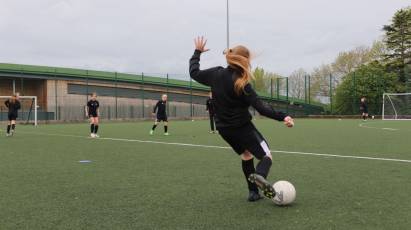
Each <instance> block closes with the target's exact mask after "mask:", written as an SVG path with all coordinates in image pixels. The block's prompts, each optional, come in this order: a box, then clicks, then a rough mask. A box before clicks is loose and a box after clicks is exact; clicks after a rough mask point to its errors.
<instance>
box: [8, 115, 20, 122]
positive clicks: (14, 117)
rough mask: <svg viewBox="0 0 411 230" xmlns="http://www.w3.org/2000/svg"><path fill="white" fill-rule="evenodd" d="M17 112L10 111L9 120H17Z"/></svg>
mask: <svg viewBox="0 0 411 230" xmlns="http://www.w3.org/2000/svg"><path fill="white" fill-rule="evenodd" d="M17 117H18V116H17V114H15V113H9V115H8V118H9V121H15V120H17Z"/></svg>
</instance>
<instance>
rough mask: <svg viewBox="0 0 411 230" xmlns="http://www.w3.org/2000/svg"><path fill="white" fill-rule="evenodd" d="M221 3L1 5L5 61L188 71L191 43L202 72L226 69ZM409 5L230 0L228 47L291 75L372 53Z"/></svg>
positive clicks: (27, 1) (371, 0)
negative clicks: (201, 40) (346, 54)
mask: <svg viewBox="0 0 411 230" xmlns="http://www.w3.org/2000/svg"><path fill="white" fill-rule="evenodd" d="M225 2H226V1H225V0H0V3H1V4H0V31H1V35H0V62H3V63H21V64H35V65H49V66H65V67H80V68H89V69H101V70H114V71H121V72H142V71H144V72H151V73H166V72H170V73H181V74H185V73H187V72H188V69H187V68H188V59H189V57H190V56H191V54H192V52H193V38H194V37H195V36H196V35H205V36H206V37H207V38H208V40H209V43H208V45H209V48H210V49H211V51H210V52H208V53H207V54H205V55H204V56H203V62H202V64H203V65H202V67H204V68H205V67H211V66H214V65H225V60H224V57H223V55H222V51H223V49H224V48H225V46H226V32H225V31H226V27H225V26H226V25H225V20H226V19H225V16H226V8H225V4H226V3H225ZM409 5H411V2H410V1H409V0H407V1H406V0H338V1H337V0H288V1H284V0H255V1H250V0H230V6H231V7H230V12H231V34H230V36H231V45H235V44H243V45H246V46H248V47H249V48H250V49H251V50H252V52H253V53H254V54H255V58H254V60H253V66H260V67H264V68H265V69H267V70H270V71H273V72H277V73H280V74H282V75H285V76H287V75H289V74H290V73H291V72H292V71H294V70H296V69H298V68H300V67H303V68H305V69H306V70H308V71H310V70H311V69H312V68H313V67H316V66H318V65H321V64H323V63H329V62H331V61H332V60H333V59H334V58H335V57H336V55H337V54H338V53H339V52H340V51H344V50H350V49H352V48H354V47H356V46H360V45H370V44H371V43H372V42H373V41H374V40H376V39H379V38H380V37H381V35H382V34H383V33H382V31H381V28H382V26H383V25H384V24H388V23H389V22H390V19H391V17H392V15H393V14H394V13H395V12H396V11H397V10H398V9H400V8H402V7H406V6H409Z"/></svg>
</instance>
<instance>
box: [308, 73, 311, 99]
mask: <svg viewBox="0 0 411 230" xmlns="http://www.w3.org/2000/svg"><path fill="white" fill-rule="evenodd" d="M308 104H311V75H308Z"/></svg>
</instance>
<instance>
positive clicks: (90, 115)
mask: <svg viewBox="0 0 411 230" xmlns="http://www.w3.org/2000/svg"><path fill="white" fill-rule="evenodd" d="M89 117H90V118H92V117H98V115H97V113H90V114H89Z"/></svg>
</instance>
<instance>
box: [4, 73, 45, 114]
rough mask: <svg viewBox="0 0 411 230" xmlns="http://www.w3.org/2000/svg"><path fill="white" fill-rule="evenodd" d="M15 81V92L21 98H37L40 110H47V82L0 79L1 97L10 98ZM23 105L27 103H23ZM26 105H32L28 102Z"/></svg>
mask: <svg viewBox="0 0 411 230" xmlns="http://www.w3.org/2000/svg"><path fill="white" fill-rule="evenodd" d="M13 80H14V82H15V91H16V93H19V94H20V95H21V96H37V100H38V101H37V103H38V105H39V106H40V109H41V110H43V111H46V110H47V88H46V80H42V79H24V78H0V96H10V95H12V94H13ZM23 103H25V102H24V101H23ZM26 103H30V102H29V101H27V102H26Z"/></svg>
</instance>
